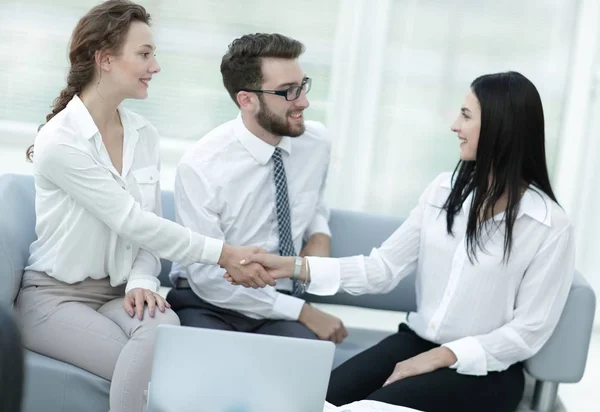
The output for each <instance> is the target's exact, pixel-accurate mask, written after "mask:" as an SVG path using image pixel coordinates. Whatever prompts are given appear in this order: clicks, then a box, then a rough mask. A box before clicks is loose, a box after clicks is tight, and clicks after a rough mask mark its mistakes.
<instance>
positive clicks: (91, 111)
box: [16, 0, 274, 412]
mask: <svg viewBox="0 0 600 412" xmlns="http://www.w3.org/2000/svg"><path fill="white" fill-rule="evenodd" d="M149 23H150V16H149V14H148V13H147V12H146V10H145V9H144V8H143V7H142V6H139V5H137V4H134V3H131V2H129V1H126V0H110V1H107V2H104V3H101V4H99V5H98V6H96V7H94V8H93V9H91V10H90V11H89V12H88V13H87V14H86V15H85V16H84V17H83V18H81V20H80V21H79V23H78V24H77V26H76V27H75V29H74V31H73V34H72V37H71V43H70V53H69V59H70V63H71V68H70V71H69V74H68V77H67V86H66V87H65V89H64V90H63V91H62V92H61V93H60V96H59V97H58V98H57V99H56V101H55V102H54V108H53V110H52V113H50V114H49V115H48V116H47V119H46V120H47V123H46V124H45V125H44V126H43V127H42V128H41V130H40V131H39V133H38V135H37V137H36V139H35V153H34V156H33V163H34V175H35V187H36V198H35V206H36V233H37V240H36V241H35V242H34V243H33V244H32V245H31V248H30V252H31V255H30V258H29V261H28V264H27V267H26V268H25V269H26V272H25V273H24V275H23V282H22V285H21V291H20V293H19V296H18V299H17V302H16V307H17V310H18V313H19V315H20V318H21V322H22V331H23V338H24V343H25V346H26V347H27V348H28V349H30V350H32V351H35V352H38V353H41V354H44V355H46V356H49V357H52V358H55V359H58V360H61V361H64V362H67V363H70V364H73V365H76V366H78V367H80V368H83V369H85V370H87V371H89V372H91V373H94V374H96V375H98V376H101V377H103V378H105V379H108V380H111V381H112V384H111V390H110V409H111V411H112V412H131V411H140V410H141V408H142V403H143V401H142V400H143V391H144V389H146V388H147V385H148V380H149V378H150V370H151V361H152V353H153V347H154V341H155V335H156V330H157V326H158V325H159V324H174V325H178V324H179V319H178V318H177V316H176V315H175V313H174V312H173V311H171V310H170V309H169V305H168V303H166V302H165V301H164V299H163V298H162V297H161V296H160V295H159V294H158V293H157V292H158V288H159V286H160V283H159V281H158V279H157V276H158V274H159V273H160V268H161V266H160V261H159V257H162V258H167V259H170V260H173V261H177V262H180V263H182V264H183V265H189V264H192V263H195V262H201V263H205V264H217V263H218V264H220V265H221V266H223V267H226V268H227V267H230V268H231V270H232V271H233V272H234V273H235V274H236V276H237V277H239V278H240V280H241V281H242V283H245V284H246V285H249V286H254V287H258V286H264V285H265V283H271V284H274V282H273V280H272V279H270V278H269V276H268V275H267V273H266V272H265V271H264V270H262V269H255V270H253V271H246V269H245V268H242V267H241V266H240V265H239V261H240V259H241V256H243V255H245V254H247V253H248V252H249V251H250V250H253V249H252V248H240V247H232V246H229V245H224V244H223V242H222V241H220V240H217V239H212V238H208V237H205V236H202V235H200V234H197V233H193V232H191V231H190V230H189V229H186V228H183V227H181V226H179V225H177V224H175V223H173V222H170V221H168V220H166V219H162V218H160V217H158V216H157V215H160V213H161V191H160V185H159V169H160V163H159V141H158V139H159V135H158V132H157V131H156V129H155V128H154V127H153V126H152V125H151V124H150V123H148V122H147V121H146V120H145V119H144V118H142V117H141V116H139V115H137V114H135V113H133V112H131V111H129V110H127V109H125V108H124V107H122V105H121V103H122V101H123V100H124V99H127V98H133V99H144V98H146V97H147V94H148V87H149V86H150V84H151V81H152V78H153V76H154V75H156V74H157V73H159V71H160V67H159V65H158V63H157V61H156V58H155V55H154V51H155V46H154V41H153V38H152V32H151V30H150V27H149ZM228 270H229V269H228ZM156 309H158V310H156Z"/></svg>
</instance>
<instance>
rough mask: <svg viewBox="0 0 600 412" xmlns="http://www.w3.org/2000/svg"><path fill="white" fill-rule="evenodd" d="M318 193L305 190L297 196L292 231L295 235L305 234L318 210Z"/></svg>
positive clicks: (293, 208) (293, 209) (293, 211)
mask: <svg viewBox="0 0 600 412" xmlns="http://www.w3.org/2000/svg"><path fill="white" fill-rule="evenodd" d="M317 197H318V195H317V193H316V192H304V193H299V194H298V195H296V196H295V200H294V206H293V207H292V233H293V234H294V237H296V236H303V235H304V232H305V231H306V229H307V228H308V226H309V225H310V224H311V223H312V221H313V219H314V217H315V213H316V212H317Z"/></svg>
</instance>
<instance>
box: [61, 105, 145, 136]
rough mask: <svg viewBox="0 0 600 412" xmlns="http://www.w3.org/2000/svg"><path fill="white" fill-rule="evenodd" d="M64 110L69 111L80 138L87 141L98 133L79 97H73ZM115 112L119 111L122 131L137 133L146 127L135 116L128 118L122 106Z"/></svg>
mask: <svg viewBox="0 0 600 412" xmlns="http://www.w3.org/2000/svg"><path fill="white" fill-rule="evenodd" d="M66 109H67V110H69V112H70V113H73V119H74V121H75V122H76V123H77V126H78V129H79V130H80V131H81V136H82V137H83V138H84V139H88V140H89V139H91V138H92V137H94V136H96V134H97V133H98V132H99V130H98V126H96V123H95V122H94V119H93V118H92V115H91V114H90V112H89V111H88V109H87V107H85V104H83V102H82V101H81V99H80V98H79V96H77V95H75V96H73V98H72V99H71V101H70V102H69V103H68V104H67V107H66ZM117 110H119V115H120V116H121V123H122V124H123V129H124V130H136V131H138V130H140V129H142V128H144V127H145V126H146V123H145V122H144V121H142V120H141V119H139V118H137V117H136V116H130V115H129V113H128V112H127V110H124V107H123V105H119V107H118V108H117Z"/></svg>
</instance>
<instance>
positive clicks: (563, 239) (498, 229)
mask: <svg viewBox="0 0 600 412" xmlns="http://www.w3.org/2000/svg"><path fill="white" fill-rule="evenodd" d="M450 190H451V174H450V173H444V174H442V175H440V176H439V177H438V178H437V179H435V180H434V181H433V183H431V184H430V185H429V187H428V188H427V189H426V190H425V192H424V193H423V195H422V196H421V198H420V200H419V204H418V206H417V207H416V208H415V209H413V210H412V212H411V213H410V215H409V217H408V218H407V220H406V221H405V222H404V223H403V224H402V226H400V227H399V228H398V229H397V230H396V231H395V232H394V234H392V236H391V237H390V238H389V239H387V240H386V241H385V242H384V243H383V244H382V245H381V247H379V248H375V249H373V250H372V252H371V254H370V255H369V256H368V257H365V256H354V257H348V258H342V259H331V258H329V259H328V258H318V257H309V258H308V261H309V265H310V270H311V279H312V282H311V284H310V286H309V288H308V292H310V293H314V294H320V295H328V294H334V293H336V292H337V291H338V290H339V289H340V288H341V289H343V290H345V291H347V292H348V293H351V294H362V293H385V292H388V291H390V290H392V289H393V288H394V287H396V285H398V283H399V282H400V280H401V279H402V278H403V277H405V276H407V275H408V274H410V273H412V272H416V276H417V277H416V297H417V311H416V312H415V313H411V314H410V315H409V317H408V324H409V326H410V327H411V329H412V330H414V331H415V333H417V334H418V335H419V336H421V337H422V338H424V339H427V340H429V341H432V342H435V343H438V344H442V345H443V346H446V347H448V348H449V349H451V350H452V351H453V352H454V354H455V355H456V357H457V359H458V361H457V362H456V363H455V364H454V365H453V366H452V367H453V368H456V369H457V371H458V372H459V373H463V374H468V375H485V374H487V372H491V371H502V370H505V369H507V368H508V367H509V366H510V365H512V364H514V363H516V362H520V361H523V360H525V359H527V358H529V357H531V356H533V355H534V354H535V353H536V352H537V351H538V350H539V349H540V348H541V347H542V346H543V345H544V343H545V342H546V341H547V340H548V339H549V338H550V335H551V334H552V331H553V330H554V328H555V326H556V324H557V323H558V320H559V318H560V315H561V312H562V310H563V308H564V305H565V302H566V299H567V295H568V293H569V289H570V286H571V282H572V279H573V274H574V258H575V246H574V238H573V228H572V226H571V224H570V222H569V219H568V218H567V216H566V214H565V212H564V211H563V210H562V209H561V208H560V206H559V205H558V204H556V203H555V202H553V201H552V200H551V199H550V198H548V196H546V195H545V194H544V193H542V192H541V191H539V190H537V189H535V188H533V187H529V188H528V189H527V190H526V191H525V193H524V195H523V197H522V199H521V202H520V206H519V213H518V216H517V219H516V221H515V225H514V228H513V245H512V251H511V254H510V259H509V260H508V262H506V263H503V262H502V258H503V247H504V243H503V242H504V229H505V225H504V222H503V221H502V219H503V217H504V213H500V214H498V215H496V216H495V217H494V219H493V221H488V222H487V225H488V228H489V229H490V231H489V232H488V233H489V235H488V236H487V237H486V239H485V244H484V246H485V250H484V251H482V250H480V249H478V250H477V256H476V257H477V260H476V261H474V262H473V263H471V262H470V261H469V259H468V257H467V249H466V242H465V233H466V225H467V218H468V212H469V207H470V204H471V199H472V197H471V196H469V197H468V198H467V199H466V201H465V202H464V205H463V208H462V210H461V212H460V213H459V214H458V215H457V216H456V218H455V220H454V227H453V232H454V236H450V235H448V233H447V231H446V213H445V211H443V210H442V209H441V206H442V205H443V204H444V202H445V200H446V199H447V197H448V195H449V194H450ZM484 233H486V231H485V230H484Z"/></svg>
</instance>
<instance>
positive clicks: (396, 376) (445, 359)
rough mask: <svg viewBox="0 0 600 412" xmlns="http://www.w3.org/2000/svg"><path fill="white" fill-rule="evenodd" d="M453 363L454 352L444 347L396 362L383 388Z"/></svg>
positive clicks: (454, 358) (454, 361) (454, 359)
mask: <svg viewBox="0 0 600 412" xmlns="http://www.w3.org/2000/svg"><path fill="white" fill-rule="evenodd" d="M455 363H456V355H454V352H452V351H451V350H450V349H448V348H446V347H445V346H440V347H438V348H435V349H431V350H429V351H427V352H423V353H421V354H419V355H417V356H413V357H412V358H410V359H407V360H405V361H402V362H398V363H397V364H396V367H395V368H394V372H392V374H391V375H390V377H389V378H387V380H386V381H385V383H384V384H383V386H386V385H389V384H390V383H393V382H396V381H399V380H400V379H404V378H410V377H411V376H417V375H423V374H425V373H429V372H433V371H435V370H438V369H440V368H447V367H449V366H452V365H454V364H455Z"/></svg>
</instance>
